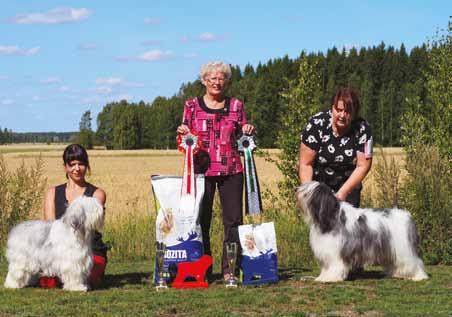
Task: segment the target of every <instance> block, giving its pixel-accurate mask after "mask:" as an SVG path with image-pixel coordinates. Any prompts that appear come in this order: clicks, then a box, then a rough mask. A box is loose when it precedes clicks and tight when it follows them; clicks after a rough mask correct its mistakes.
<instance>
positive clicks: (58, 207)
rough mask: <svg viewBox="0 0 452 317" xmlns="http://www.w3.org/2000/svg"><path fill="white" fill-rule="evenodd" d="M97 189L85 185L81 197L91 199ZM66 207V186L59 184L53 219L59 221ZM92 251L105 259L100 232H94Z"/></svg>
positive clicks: (56, 191) (104, 248) (56, 190)
mask: <svg viewBox="0 0 452 317" xmlns="http://www.w3.org/2000/svg"><path fill="white" fill-rule="evenodd" d="M96 189H97V187H96V186H94V185H92V184H90V183H87V186H86V189H85V192H84V193H83V196H86V197H93V194H94V192H95V191H96ZM67 207H68V201H67V199H66V184H61V185H58V186H56V187H55V217H56V219H60V218H61V217H62V216H63V215H64V213H65V212H66V209H67ZM91 247H92V250H93V253H94V254H95V255H100V256H102V257H104V258H106V257H107V246H106V245H105V243H104V242H103V241H102V234H101V233H100V232H97V231H95V232H94V235H93V242H92V246H91Z"/></svg>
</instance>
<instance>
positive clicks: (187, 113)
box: [177, 100, 194, 134]
mask: <svg viewBox="0 0 452 317" xmlns="http://www.w3.org/2000/svg"><path fill="white" fill-rule="evenodd" d="M193 102H194V101H193V100H186V101H185V103H184V113H183V114H182V124H181V125H180V126H178V127H177V133H179V134H187V133H189V132H190V129H191V127H192V122H191V121H192V112H193V111H194V110H193V108H194V105H193V104H192V103H193Z"/></svg>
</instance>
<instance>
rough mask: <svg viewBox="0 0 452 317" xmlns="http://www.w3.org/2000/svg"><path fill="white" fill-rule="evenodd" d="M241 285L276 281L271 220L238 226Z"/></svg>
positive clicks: (273, 235)
mask: <svg viewBox="0 0 452 317" xmlns="http://www.w3.org/2000/svg"><path fill="white" fill-rule="evenodd" d="M239 238H240V245H241V247H242V272H243V281H242V283H243V285H259V284H267V283H275V282H277V281H278V256H277V251H278V250H277V248H276V234H275V226H274V223H273V222H267V223H262V224H259V225H254V224H251V225H242V226H239Z"/></svg>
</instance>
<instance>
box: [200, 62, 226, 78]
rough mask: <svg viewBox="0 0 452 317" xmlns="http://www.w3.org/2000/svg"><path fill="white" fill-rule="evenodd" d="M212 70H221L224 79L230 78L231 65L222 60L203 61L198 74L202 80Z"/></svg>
mask: <svg viewBox="0 0 452 317" xmlns="http://www.w3.org/2000/svg"><path fill="white" fill-rule="evenodd" d="M214 71H220V72H222V73H223V74H224V78H225V79H226V80H229V79H231V76H232V71H231V66H229V64H226V63H225V62H222V61H213V62H208V63H205V64H204V65H202V66H201V71H200V72H199V76H200V77H201V80H204V79H205V78H206V76H207V75H208V74H210V73H213V72H214Z"/></svg>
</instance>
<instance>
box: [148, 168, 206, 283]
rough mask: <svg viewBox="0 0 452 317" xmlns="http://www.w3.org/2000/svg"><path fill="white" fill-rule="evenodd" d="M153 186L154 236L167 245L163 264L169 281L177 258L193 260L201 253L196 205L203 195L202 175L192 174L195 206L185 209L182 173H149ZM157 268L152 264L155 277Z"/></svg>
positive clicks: (177, 261)
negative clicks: (155, 216)
mask: <svg viewBox="0 0 452 317" xmlns="http://www.w3.org/2000/svg"><path fill="white" fill-rule="evenodd" d="M151 183H152V189H153V192H154V198H155V204H156V209H157V219H156V227H155V229H156V240H157V242H163V243H164V244H165V245H166V252H165V257H164V264H163V267H164V269H165V271H166V272H167V273H169V276H168V277H167V282H168V283H170V282H171V281H172V280H173V279H174V277H175V275H176V273H177V264H178V263H180V262H193V261H196V260H198V259H199V258H200V257H201V256H202V255H203V244H202V234H201V226H200V224H199V207H200V204H201V200H202V197H203V195H204V176H203V175H196V176H195V191H196V195H195V202H194V208H193V210H191V212H189V213H187V211H186V210H184V212H181V211H180V200H181V186H182V177H179V176H155V175H154V176H152V177H151ZM157 277H158V269H157V265H155V270H154V281H156V280H157Z"/></svg>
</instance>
